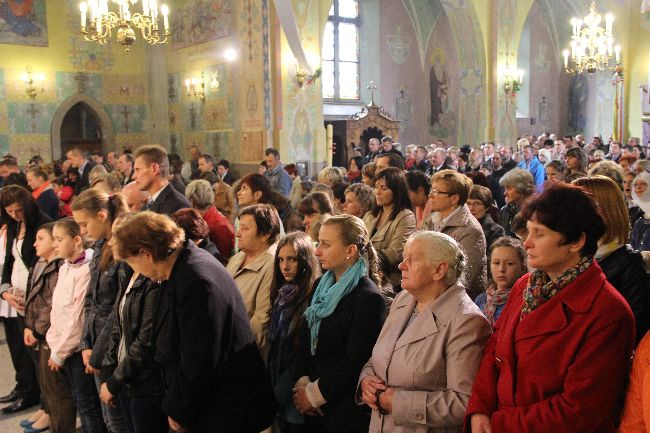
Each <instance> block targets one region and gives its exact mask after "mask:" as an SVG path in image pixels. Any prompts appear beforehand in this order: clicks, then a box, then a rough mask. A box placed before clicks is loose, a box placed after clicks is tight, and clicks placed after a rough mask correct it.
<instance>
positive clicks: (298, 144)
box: [291, 107, 314, 160]
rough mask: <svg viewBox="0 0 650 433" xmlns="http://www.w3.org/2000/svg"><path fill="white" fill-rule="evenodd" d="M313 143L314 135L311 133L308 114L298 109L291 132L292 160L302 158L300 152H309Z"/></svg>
mask: <svg viewBox="0 0 650 433" xmlns="http://www.w3.org/2000/svg"><path fill="white" fill-rule="evenodd" d="M313 142H314V133H313V132H312V126H311V122H310V121H309V114H308V113H307V111H306V110H305V108H304V107H298V109H297V110H296V112H295V115H294V118H293V130H292V132H291V144H292V145H293V152H292V153H293V154H294V158H293V159H296V158H297V157H300V158H302V157H303V153H302V152H300V150H302V151H303V152H305V151H310V150H311V147H312V145H313ZM293 159H292V160H293Z"/></svg>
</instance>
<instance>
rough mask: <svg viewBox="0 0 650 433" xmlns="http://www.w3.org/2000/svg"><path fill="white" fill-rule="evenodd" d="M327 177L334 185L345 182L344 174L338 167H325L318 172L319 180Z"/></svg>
mask: <svg viewBox="0 0 650 433" xmlns="http://www.w3.org/2000/svg"><path fill="white" fill-rule="evenodd" d="M321 179H327V180H328V181H329V183H331V184H332V185H336V184H337V183H342V182H343V174H342V173H341V170H340V169H339V168H338V167H325V168H324V169H322V170H321V171H320V172H319V173H318V180H319V181H320V180H321Z"/></svg>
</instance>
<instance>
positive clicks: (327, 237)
mask: <svg viewBox="0 0 650 433" xmlns="http://www.w3.org/2000/svg"><path fill="white" fill-rule="evenodd" d="M318 242H319V243H318V247H316V257H317V258H318V261H319V262H320V264H321V266H322V267H323V269H325V270H327V271H333V272H337V271H338V270H342V269H343V270H344V269H346V268H347V267H348V266H349V265H350V264H351V263H350V260H349V259H346V257H350V252H349V248H350V247H349V245H345V244H344V243H343V240H342V237H341V231H340V229H339V227H338V226H337V225H334V224H324V225H322V226H321V228H320V231H319V232H318Z"/></svg>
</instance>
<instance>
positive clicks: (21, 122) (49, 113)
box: [7, 102, 56, 134]
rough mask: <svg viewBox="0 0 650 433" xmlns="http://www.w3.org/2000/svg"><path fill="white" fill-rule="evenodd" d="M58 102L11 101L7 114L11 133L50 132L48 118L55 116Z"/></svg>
mask: <svg viewBox="0 0 650 433" xmlns="http://www.w3.org/2000/svg"><path fill="white" fill-rule="evenodd" d="M55 111H56V104H38V103H33V102H31V103H30V102H9V103H8V104H7V116H8V118H9V133H10V134H39V133H41V134H46V133H49V132H50V125H49V123H48V122H47V120H48V119H52V117H54V112H55Z"/></svg>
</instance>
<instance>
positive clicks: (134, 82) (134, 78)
mask: <svg viewBox="0 0 650 433" xmlns="http://www.w3.org/2000/svg"><path fill="white" fill-rule="evenodd" d="M102 94H103V95H104V98H103V102H104V104H109V105H110V104H138V103H141V102H142V101H145V100H147V94H146V87H145V81H144V77H143V76H139V75H115V74H104V75H103V77H102Z"/></svg>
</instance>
